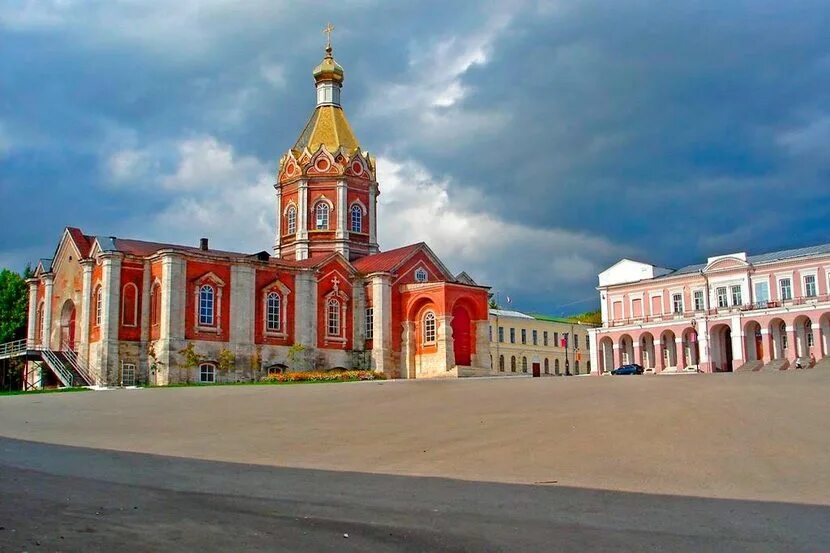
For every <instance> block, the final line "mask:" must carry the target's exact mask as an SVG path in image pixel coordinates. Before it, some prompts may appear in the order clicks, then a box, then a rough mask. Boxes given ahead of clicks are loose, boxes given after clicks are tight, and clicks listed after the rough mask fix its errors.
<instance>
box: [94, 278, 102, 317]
mask: <svg viewBox="0 0 830 553" xmlns="http://www.w3.org/2000/svg"><path fill="white" fill-rule="evenodd" d="M103 316H104V288H103V286H101V285H100V284H99V285H98V287H97V288H96V289H95V326H101V321H102V319H103Z"/></svg>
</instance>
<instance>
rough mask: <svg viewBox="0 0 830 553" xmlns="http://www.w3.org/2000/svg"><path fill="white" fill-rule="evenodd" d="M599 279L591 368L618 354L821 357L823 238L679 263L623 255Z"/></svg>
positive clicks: (661, 366) (639, 357)
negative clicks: (598, 309) (805, 243)
mask: <svg viewBox="0 0 830 553" xmlns="http://www.w3.org/2000/svg"><path fill="white" fill-rule="evenodd" d="M599 281H600V282H599V284H600V285H599V287H598V290H599V292H600V302H601V307H602V321H603V325H602V327H601V328H598V329H596V330H595V331H592V333H591V341H592V347H591V351H592V356H593V357H594V359H592V366H593V367H595V371H596V372H597V373H598V374H599V373H602V372H607V371H609V370H611V369H613V368H614V367H618V366H620V365H622V364H626V363H638V364H640V365H642V366H643V367H645V368H646V369H652V370H653V371H654V372H662V371H683V370H699V371H703V372H725V371H734V370H759V369H761V368H771V369H786V368H790V367H794V366H795V365H796V363H797V362H800V363H801V364H802V366H805V367H807V366H811V365H814V364H815V363H816V362H821V361H822V359H824V358H828V363H830V244H827V245H823V246H815V247H810V248H801V249H796V250H786V251H780V252H773V253H769V254H762V255H756V256H747V255H746V254H745V253H736V254H730V255H722V256H715V257H710V258H709V259H708V260H707V262H706V263H705V264H700V265H691V266H688V267H684V268H682V269H678V270H671V269H665V268H662V267H657V266H654V265H648V264H644V263H639V262H636V261H631V260H628V259H623V260H621V261H620V262H618V263H617V264H615V265H613V266H612V267H610V268H609V269H607V270H606V271H604V272H602V273H600V275H599Z"/></svg>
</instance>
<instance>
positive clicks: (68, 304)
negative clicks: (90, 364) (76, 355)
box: [60, 300, 77, 351]
mask: <svg viewBox="0 0 830 553" xmlns="http://www.w3.org/2000/svg"><path fill="white" fill-rule="evenodd" d="M76 327H77V324H76V318H75V303H74V302H73V301H72V300H66V301H65V302H64V303H63V307H62V308H61V344H60V349H61V350H64V351H65V350H72V351H75V331H76Z"/></svg>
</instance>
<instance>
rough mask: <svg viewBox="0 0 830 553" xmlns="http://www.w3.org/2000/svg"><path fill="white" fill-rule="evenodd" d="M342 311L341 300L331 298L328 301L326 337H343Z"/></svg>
mask: <svg viewBox="0 0 830 553" xmlns="http://www.w3.org/2000/svg"><path fill="white" fill-rule="evenodd" d="M340 309H341V306H340V300H338V299H337V298H329V299H328V301H326V336H328V337H329V338H339V337H341V336H342V335H343V331H342V326H343V321H342V317H341V313H340Z"/></svg>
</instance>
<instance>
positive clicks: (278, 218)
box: [274, 182, 282, 257]
mask: <svg viewBox="0 0 830 553" xmlns="http://www.w3.org/2000/svg"><path fill="white" fill-rule="evenodd" d="M274 192H275V193H276V199H275V202H274V205H275V209H274V216H275V217H274V221H275V223H276V230H275V231H274V257H282V255H281V243H282V188H280V183H279V182H275V183H274Z"/></svg>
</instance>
